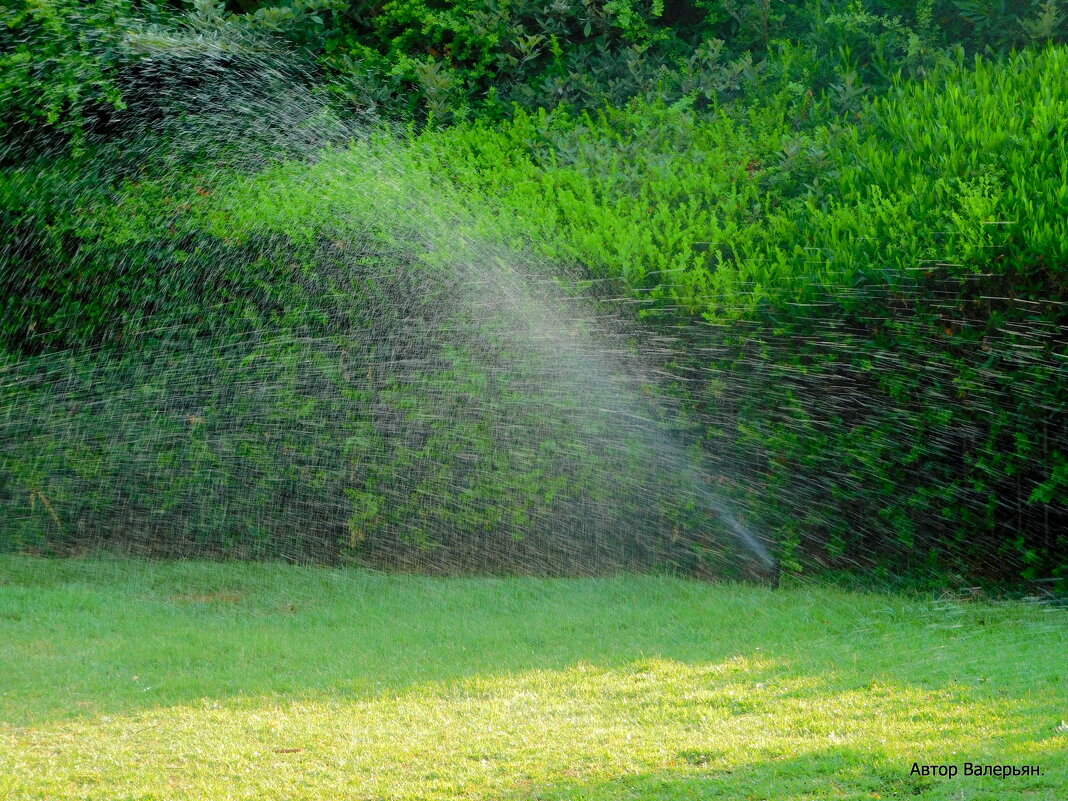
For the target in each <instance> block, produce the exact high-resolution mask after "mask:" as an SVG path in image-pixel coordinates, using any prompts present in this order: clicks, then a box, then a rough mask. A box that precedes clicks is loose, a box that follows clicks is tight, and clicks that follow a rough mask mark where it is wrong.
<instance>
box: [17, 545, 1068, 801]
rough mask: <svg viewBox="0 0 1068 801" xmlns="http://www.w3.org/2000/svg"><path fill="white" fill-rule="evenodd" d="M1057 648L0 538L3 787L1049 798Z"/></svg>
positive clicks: (950, 614) (932, 631)
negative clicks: (37, 548)
mask: <svg viewBox="0 0 1068 801" xmlns="http://www.w3.org/2000/svg"><path fill="white" fill-rule="evenodd" d="M1066 668H1068V611H1066V610H1063V609H1061V610H1056V609H1051V608H1049V607H1042V606H1038V605H1030V606H1028V605H1023V604H1000V605H994V604H986V603H978V602H968V601H961V600H954V599H948V598H942V599H939V598H935V597H914V598H905V597H901V596H888V595H879V594H857V593H849V592H845V591H842V590H838V589H832V588H828V587H819V586H799V587H795V588H787V589H783V590H779V591H772V590H767V589H759V588H755V587H748V586H737V585H723V586H717V585H710V584H703V583H696V582H690V581H682V580H676V579H667V578H650V577H622V578H612V579H581V580H545V579H532V578H503V579H435V578H420V577H410V576H385V575H379V574H372V573H366V572H359V571H340V570H322V569H313V568H298V567H287V566H272V565H258V564H207V563H201V562H185V563H173V564H152V565H146V564H135V563H131V562H108V561H94V560H71V561H49V560H41V559H34V558H29V557H3V558H0V798H4V799H28V798H35V799H65V798H77V799H109V800H110V799H164V798H167V799H169V798H205V799H208V798H210V799H246V798H247V799H359V800H360V801H370V800H371V799H424V798H425V799H703V798H723V799H784V800H785V799H791V800H792V799H872V798H884V799H887V798H910V799H912V798H922V799H947V801H948V800H949V799H998V800H999V801H1001V800H1002V799H1025V798H1026V799H1051V800H1052V799H1064V798H1068V733H1065V731H1064V730H1063V728H1060V729H1059V724H1060V723H1061V720H1062V719H1063V718H1068V676H1066ZM914 762H919V763H921V764H953V765H957V766H958V767H960V768H961V769H962V766H963V764H964V763H965V762H973V763H982V764H988V765H1003V764H1004V765H1038V766H1040V768H1041V775H1039V776H1020V777H1014V778H1008V779H1002V778H996V777H992V776H987V777H982V778H975V777H964V776H962V775H958V776H956V777H955V778H937V777H930V776H928V777H919V776H914V775H910V771H911V768H912V765H913V763H914Z"/></svg>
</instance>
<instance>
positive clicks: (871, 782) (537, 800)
mask: <svg viewBox="0 0 1068 801" xmlns="http://www.w3.org/2000/svg"><path fill="white" fill-rule="evenodd" d="M1051 753H1052V752H1051ZM705 757H706V761H704V762H700V763H699V764H697V765H684V766H680V767H670V768H666V769H663V770H656V771H648V772H638V773H633V774H629V775H626V776H620V777H617V778H611V779H605V780H602V781H594V782H583V781H561V782H557V783H553V784H549V785H544V786H541V787H536V788H528V789H525V790H523V791H520V792H518V793H516V794H515V795H512V796H509V798H508V801H704V800H705V799H732V800H733V799H745V800H746V801H816V800H817V799H818V801H847V800H848V801H859V800H860V799H932V801H933V799H947V801H948V800H949V799H963V798H967V799H991V800H993V799H1004V800H1007V799H1032V798H1034V799H1050V801H1052V799H1054V798H1058V797H1061V796H1059V795H1058V792H1059V791H1060V790H1063V789H1064V785H1063V781H1064V779H1065V778H1066V777H1065V776H1064V774H1063V772H1057V773H1056V775H1046V776H1044V777H1041V776H1040V777H1018V778H1012V779H1002V778H995V777H965V776H963V775H962V773H961V772H958V774H957V775H956V776H955V777H952V778H944V777H931V776H928V777H923V776H919V775H912V774H911V770H912V760H910V759H893V758H891V757H889V756H887V755H886V754H882V753H879V752H878V751H872V750H861V749H855V748H828V749H824V750H819V751H812V752H809V753H805V754H802V755H799V756H790V757H783V758H776V757H770V758H763V759H759V760H755V761H753V762H750V763H746V764H742V765H737V766H733V767H717V766H716V761H717V758H716V756H715V754H714V752H709V753H708V754H707V755H705ZM694 758H695V756H694V755H692V754H686V753H683V754H680V755H679V761H680V762H682V763H686V762H688V761H690V762H692V761H693V760H694ZM946 764H951V763H946ZM961 765H962V763H958V768H960V769H961V770H962V768H961Z"/></svg>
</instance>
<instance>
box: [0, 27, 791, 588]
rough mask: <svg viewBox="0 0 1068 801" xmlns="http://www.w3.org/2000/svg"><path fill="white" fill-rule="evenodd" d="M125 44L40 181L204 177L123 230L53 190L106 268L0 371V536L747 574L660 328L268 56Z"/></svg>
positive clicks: (763, 551)
mask: <svg viewBox="0 0 1068 801" xmlns="http://www.w3.org/2000/svg"><path fill="white" fill-rule="evenodd" d="M160 37H163V38H162V39H161V38H160ZM130 46H131V47H134V48H137V49H139V50H140V51H141V53H142V58H141V59H140V61H139V64H140V65H141V66H140V69H139V71H138V73H137V75H136V80H134V82H133V84H132V85H131V87H130V88H129V89H128V91H127V98H128V103H129V105H130V108H131V109H136V114H131V115H130V117H129V119H125V120H123V121H122V122H123V125H122V128H123V133H122V135H121V136H118V137H114V136H113V137H111V139H109V140H108V142H109V144H108V145H107V146H104V145H101V146H100V147H99V148H98V149H97V151H96V152H95V154H94V156H93V157H92V159H91V160H89V161H83V162H82V163H80V164H78V165H77V168H76V169H75V170H73V171H72V172H70V173H68V174H65V175H63V176H61V177H62V180H63V181H66V182H67V183H68V185H69V186H70V187H71V191H70V192H69V197H71V198H75V199H76V200H75V201H74V202H77V203H82V202H84V197H85V190H86V188H87V187H88V186H92V185H94V184H95V183H96V182H99V181H101V180H103V181H105V182H106V183H107V184H108V185H110V186H113V187H115V188H116V189H117V190H119V192H118V194H120V195H123V194H124V195H125V199H124V200H123V201H122V202H123V203H125V204H130V203H131V202H133V203H134V204H136V189H135V190H134V191H130V187H131V184H132V185H134V186H135V187H136V184H137V182H139V181H142V180H143V181H145V183H146V185H147V186H153V181H155V182H156V185H158V186H161V187H162V190H161V191H163V192H166V191H173V192H174V193H175V195H180V194H181V193H183V192H184V193H186V194H188V193H189V192H195V193H197V195H198V197H199V196H209V195H210V196H211V198H210V200H209V201H205V202H203V203H201V204H199V205H196V204H194V203H189V202H185V203H183V202H182V201H181V200H180V199H178V198H175V199H174V200H171V199H169V198H167V199H165V200H164V202H163V203H162V204H159V203H157V204H156V205H155V206H152V207H150V208H154V209H158V208H161V207H169V208H171V209H172V210H173V213H172V216H171V218H170V219H168V220H158V221H149V222H147V226H148V227H149V228H151V227H153V226H158V227H159V228H160V229H161V230H162V231H164V233H163V234H162V235H160V236H148V237H145V235H144V231H145V222H144V221H138V220H137V219H136V216H135V218H134V221H133V222H132V223H130V222H129V220H128V219H127V218H126V215H127V214H128V213H129V212H128V211H127V209H126V208H122V207H119V206H114V207H112V208H110V209H109V208H106V207H105V208H88V209H84V210H83V209H77V210H74V209H69V208H68V209H67V211H68V213H73V214H83V219H85V220H86V226H87V228H88V229H90V230H91V231H92V232H93V233H100V234H102V237H101V238H102V239H104V240H105V242H106V243H105V245H104V246H103V247H105V248H111V249H113V250H112V252H110V253H108V254H105V255H104V256H103V258H104V259H105V260H106V261H110V265H109V267H108V268H107V269H109V270H110V271H111V272H110V273H109V274H106V275H105V276H104V277H103V278H102V279H101V280H103V281H105V282H107V281H112V280H115V279H117V278H119V279H121V280H115V282H116V283H123V282H125V283H124V286H125V287H127V288H128V290H129V291H128V294H125V293H124V292H123V291H121V290H120V291H118V292H117V293H116V294H114V295H113V296H112V297H111V299H110V301H105V302H110V303H111V306H110V307H109V308H107V309H106V315H103V316H104V317H105V318H106V319H107V324H106V325H105V326H103V327H101V326H99V320H100V318H101V316H102V315H99V314H98V315H97V317H96V323H90V324H89V326H90V327H89V330H87V331H86V332H84V336H81V337H80V338H79V337H78V335H77V333H76V332H77V331H79V329H78V326H80V325H82V324H84V323H85V320H84V319H80V318H78V317H77V316H76V314H75V315H72V316H71V317H69V318H66V319H64V318H63V317H62V316H60V317H58V318H57V317H55V316H54V317H53V318H52V319H51V320H50V324H51V326H52V327H51V328H50V329H49V330H45V331H42V330H36V331H34V332H33V334H32V336H31V337H30V338H29V340H28V341H27V343H26V345H27V347H26V351H27V352H28V358H24V359H20V360H14V359H12V360H10V361H9V362H8V364H6V365H4V366H3V371H4V373H3V374H4V385H5V387H6V389H7V391H8V395H7V397H8V398H9V401H8V402H7V403H6V404H5V405H4V411H5V420H4V423H5V427H4V430H5V432H6V434H5V440H4V443H3V444H4V451H5V459H6V462H7V464H8V465H9V468H10V475H11V479H9V481H8V483H7V486H6V492H7V501H6V503H7V505H8V507H9V510H10V517H11V518H12V519H13V520H14V521H15V526H14V535H13V536H14V539H15V541H16V544H19V543H21V544H22V546H31V547H38V548H46V549H53V550H58V551H60V552H63V551H64V550H68V551H69V550H70V549H74V550H76V551H77V550H82V549H86V548H95V547H100V546H103V547H107V548H110V549H113V548H120V549H122V550H126V551H132V552H135V553H147V554H155V555H166V556H186V555H205V554H219V553H227V554H231V555H238V556H259V557H273V558H277V557H282V558H287V559H292V560H297V561H304V560H313V561H321V560H326V561H335V560H339V559H340V560H352V561H356V562H359V563H363V564H369V565H372V566H388V567H394V568H397V567H399V568H403V569H415V570H422V571H427V570H429V571H437V570H441V571H447V572H455V571H465V570H479V571H485V570H490V571H501V570H505V571H521V572H536V573H558V574H574V573H599V572H606V571H612V570H617V569H624V568H625V569H640V570H649V569H656V570H672V571H674V570H680V569H681V570H685V571H687V572H694V571H698V572H702V573H704V574H706V575H721V574H724V573H725V572H726V573H728V574H732V575H749V576H764V575H768V574H769V573H770V571H771V570H772V568H773V567H774V560H773V558H772V556H771V555H770V553H769V552H768V549H767V546H766V545H765V544H764V543H763V542H762V541H761V538H760V537H759V536H758V535H757V534H756V533H754V532H752V531H750V530H749V528H748V527H747V526H746V525H745V524H744V523H743V522H742V521H741V518H740V516H739V514H738V513H737V512H736V511H735V510H733V509H732V508H731V504H730V501H729V500H728V498H727V497H726V496H725V495H724V494H723V493H722V492H721V487H722V482H721V481H720V480H719V479H720V478H721V476H719V475H717V474H715V473H713V472H712V471H710V469H709V466H708V459H707V455H706V454H703V453H702V449H701V447H700V444H699V442H698V434H697V433H696V432H698V431H699V428H700V426H699V425H697V424H696V423H691V424H689V425H688V424H687V423H686V422H685V420H684V418H685V410H684V409H683V408H682V407H681V405H680V404H679V403H678V402H675V401H672V400H671V399H670V397H669V394H668V393H666V392H665V387H666V386H667V385H668V384H669V383H670V381H671V380H673V379H672V377H671V376H670V375H669V374H668V373H665V372H664V370H663V368H662V365H663V363H664V361H665V358H669V357H670V355H671V348H672V342H671V340H670V338H664V337H661V338H660V339H659V340H656V341H654V344H653V346H652V347H650V346H648V345H644V346H643V345H640V344H639V343H641V342H642V340H643V339H646V337H644V336H643V335H642V332H640V331H638V330H637V329H635V328H634V327H633V325H628V324H627V323H625V317H624V315H623V314H621V313H620V312H619V311H618V310H616V311H613V309H612V307H611V305H610V304H609V305H606V304H604V303H602V302H598V301H594V300H592V299H591V298H589V297H588V296H587V295H586V294H585V293H583V292H581V291H579V290H578V289H577V288H576V287H577V286H578V279H579V278H580V276H579V275H578V274H577V273H576V274H573V275H571V277H570V278H569V277H568V274H569V271H568V270H566V269H564V268H563V267H562V266H561V265H550V264H544V263H540V262H539V261H538V260H537V259H535V258H533V257H532V256H531V255H529V251H525V250H524V249H523V247H522V244H521V243H519V244H516V239H515V237H514V236H511V234H510V232H509V231H508V230H507V228H506V227H502V226H501V225H499V224H497V223H496V222H495V221H494V220H493V218H492V213H491V212H492V210H491V209H490V210H489V212H490V213H487V209H485V208H482V207H481V206H480V202H479V201H478V200H477V199H470V198H463V197H458V196H457V193H456V192H455V190H453V189H451V188H450V187H449V185H448V182H447V180H446V179H445V177H444V176H439V175H435V174H433V173H432V171H431V170H429V169H428V168H427V167H426V166H425V163H421V162H420V159H419V153H418V152H417V150H416V148H415V147H414V146H413V145H412V144H411V143H405V142H403V141H402V139H401V137H400V136H399V135H398V134H397V133H396V132H394V131H391V130H389V128H388V126H385V125H384V124H382V123H381V122H377V121H372V120H366V119H362V120H352V119H349V120H342V119H340V118H338V117H337V116H336V115H335V114H334V113H332V112H331V111H330V110H329V109H328V108H327V107H326V106H325V105H324V104H323V103H321V102H319V101H318V100H317V99H316V98H315V97H314V96H312V95H311V94H309V90H308V86H309V83H308V82H307V81H304V80H302V76H301V75H300V74H299V72H295V71H294V70H293V69H292V68H291V67H286V68H283V67H281V66H280V63H281V62H280V61H279V60H278V59H276V58H274V57H272V56H270V55H269V54H268V53H266V52H264V51H256V50H249V51H235V50H233V49H232V48H230V47H227V46H225V45H224V44H223V43H220V42H217V41H213V40H212V39H211V38H210V37H209V38H204V37H202V36H198V37H188V38H186V39H180V40H175V39H174V35H173V34H167V35H166V36H164V34H153V35H147V34H146V35H142V36H139V37H136V38H134V39H133V40H132V41H131V42H130ZM172 173H173V174H174V175H175V176H176V178H175V181H174V183H173V184H171V185H167V184H165V183H160V179H159V176H160V175H168V174H172ZM131 196H132V197H133V198H134V200H133V201H131V200H130V198H131ZM157 200H158V198H157ZM102 218H103V219H102ZM124 227H129V228H130V229H132V230H133V233H132V234H131V235H130V241H131V245H130V247H129V248H128V249H126V250H121V249H119V250H114V249H115V248H116V245H117V243H120V242H121V241H122V240H123V236H124V234H123V229H124ZM138 237H140V238H141V240H140V241H139V240H138ZM88 238H89V239H91V238H92V237H91V236H90V237H88ZM145 239H147V240H148V241H147V244H146V242H145V241H144V240H145ZM510 239H511V241H509V240H510ZM85 250H86V252H85V253H84V255H81V254H79V255H78V256H76V257H75V262H82V266H84V268H85V270H86V272H87V273H88V272H89V271H90V270H92V269H95V268H97V266H98V265H97V263H96V262H93V259H98V260H99V259H100V258H101V253H100V252H96V251H93V250H92V249H91V248H86V249H85ZM572 273H574V271H572ZM146 286H151V287H152V289H151V291H146V290H145V287H146ZM27 294H28V295H31V294H32V288H30V287H27ZM134 297H136V298H139V299H141V302H140V304H139V305H129V299H130V298H134ZM146 298H147V299H148V300H147V302H146V301H145V300H144V299H146ZM94 324H95V325H97V328H96V329H94V328H92V325H94ZM72 332H75V333H74V334H72Z"/></svg>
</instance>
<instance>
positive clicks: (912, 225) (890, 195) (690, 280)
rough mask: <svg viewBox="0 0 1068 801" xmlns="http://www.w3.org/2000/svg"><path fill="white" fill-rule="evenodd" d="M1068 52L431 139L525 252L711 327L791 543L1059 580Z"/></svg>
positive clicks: (820, 557)
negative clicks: (714, 107)
mask: <svg viewBox="0 0 1068 801" xmlns="http://www.w3.org/2000/svg"><path fill="white" fill-rule="evenodd" d="M1065 60H1066V54H1065V51H1064V50H1063V49H1060V48H1052V49H1047V50H1045V51H1042V52H1029V53H1022V54H1018V55H1016V56H1013V57H1012V58H1011V59H1008V60H1007V61H1005V62H1004V63H990V62H987V61H984V60H977V61H976V63H975V64H974V65H969V64H966V63H963V61H962V63H960V64H959V65H957V66H955V67H952V68H944V71H942V72H940V73H939V74H937V75H936V76H932V78H931V79H930V80H928V81H927V82H925V83H907V82H904V81H900V82H899V83H898V84H897V88H895V90H894V91H893V92H892V93H891V94H890V95H888V96H887V97H885V98H883V99H880V100H877V101H876V102H875V103H874V104H872V105H870V106H868V107H866V109H865V111H864V112H863V114H862V117H861V119H860V121H859V123H858V124H857V125H855V126H841V125H837V124H835V125H832V126H829V127H823V128H819V127H817V128H815V129H811V130H809V131H808V132H806V133H801V134H798V133H796V131H795V120H796V114H797V112H796V109H797V105H796V104H794V103H792V102H791V103H784V104H783V105H781V106H777V105H776V104H774V103H772V104H771V105H770V106H769V110H768V111H766V112H765V113H764V114H763V115H761V116H753V117H751V118H750V119H749V120H739V119H737V117H738V116H739V115H738V114H736V115H735V117H734V118H732V117H731V116H729V115H728V114H727V113H722V114H720V115H717V116H716V117H715V118H714V121H712V122H704V121H702V120H701V119H700V118H697V117H695V116H694V115H693V114H692V112H691V111H690V110H689V109H688V108H687V107H686V106H685V105H676V106H672V107H665V106H660V107H653V108H649V107H643V106H640V105H638V106H634V107H632V108H631V109H629V110H627V111H614V112H605V113H604V114H602V115H600V116H598V117H596V118H594V117H591V116H588V115H587V116H584V117H569V116H567V115H565V114H559V113H558V114H554V115H546V114H542V115H539V116H528V115H523V114H519V115H517V116H516V118H515V119H514V120H513V122H511V123H510V124H509V125H506V126H501V127H500V128H499V129H490V128H489V127H487V126H481V127H479V126H475V127H472V128H456V129H453V130H452V131H450V132H446V133H444V134H442V135H441V136H440V138H439V137H438V136H436V135H435V136H434V137H427V139H428V141H433V142H438V143H443V144H442V146H443V148H444V149H443V151H442V152H443V153H445V154H447V156H443V157H441V158H440V160H439V161H438V162H436V163H438V164H440V165H441V168H442V169H446V168H447V167H446V164H449V165H451V172H450V175H451V176H452V177H453V179H454V180H458V181H460V182H467V183H468V184H470V185H472V186H474V187H478V188H480V189H483V190H486V191H489V192H491V193H493V194H494V195H495V196H496V197H497V198H498V199H499V200H500V202H501V203H502V204H503V206H504V207H505V208H508V209H511V210H512V212H511V213H512V214H513V215H515V216H516V218H517V219H519V220H523V221H524V222H521V223H519V225H520V227H522V226H525V225H528V224H529V226H530V230H532V231H538V234H537V235H536V236H534V237H531V239H530V245H531V246H532V247H538V248H539V249H540V250H541V251H542V252H543V253H545V254H546V255H547V256H548V257H550V258H553V259H562V260H571V261H573V262H579V263H581V264H583V265H585V267H586V268H587V269H589V270H591V271H592V273H593V274H594V275H595V276H610V277H614V278H616V279H618V281H619V287H620V289H621V290H622V291H625V292H627V293H631V294H633V295H634V296H635V297H636V298H638V299H640V300H641V302H642V304H643V306H644V309H645V315H646V317H647V319H649V320H650V321H656V320H662V321H664V322H666V323H674V322H677V320H678V316H679V314H680V313H682V316H683V317H684V318H685V317H690V316H693V315H700V316H701V317H702V318H703V319H704V320H705V321H706V323H707V324H708V325H709V328H708V331H709V332H711V333H710V334H709V336H708V337H702V336H700V335H695V336H694V337H692V338H690V339H688V340H687V347H689V348H692V349H693V353H690V354H686V353H684V354H683V356H682V357H681V364H682V365H684V366H689V367H690V368H691V369H692V370H693V371H694V372H693V373H688V374H692V375H700V374H702V372H703V373H712V374H717V373H722V374H724V375H726V376H730V379H729V381H728V384H730V385H729V386H726V387H724V386H723V385H722V382H719V381H712V382H709V385H708V386H707V388H702V387H701V386H699V385H698V386H696V387H695V386H694V385H693V383H692V382H691V385H690V386H691V392H692V393H693V394H692V395H691V397H694V398H695V399H698V402H699V403H700V404H701V405H702V407H703V409H704V412H705V414H706V415H707V417H708V418H709V419H711V420H713V421H716V422H715V423H714V425H713V430H716V431H717V432H719V433H717V434H715V435H714V436H713V437H712V438H711V439H710V441H709V444H708V447H709V449H710V450H713V451H721V452H725V453H729V454H730V457H729V458H727V457H724V459H723V465H724V469H725V470H726V471H728V473H729V474H732V475H736V476H738V477H739V480H738V492H739V494H740V495H741V496H744V498H745V501H744V504H745V506H746V507H747V508H749V509H750V510H752V514H753V515H755V516H756V517H757V518H758V519H760V520H761V521H762V523H763V525H764V527H765V529H766V530H771V531H776V532H778V533H779V536H780V537H781V538H782V541H783V544H784V548H786V549H787V551H789V550H790V549H791V548H793V549H796V551H797V553H798V554H799V555H801V556H800V558H802V561H805V560H808V562H809V563H810V564H818V563H832V564H837V563H839V562H841V563H843V564H850V563H856V562H857V561H860V562H865V561H867V562H868V563H869V564H872V565H875V564H879V565H881V566H882V567H884V568H889V569H892V570H898V571H908V570H911V569H916V568H917V567H923V568H924V569H927V568H930V567H932V566H934V567H936V568H941V569H942V570H945V571H962V572H970V573H972V574H979V575H983V574H987V575H1001V576H1005V575H1017V576H1018V575H1024V576H1030V577H1036V576H1040V575H1049V574H1057V575H1060V574H1063V572H1064V570H1065V565H1064V564H1063V558H1062V554H1063V553H1064V545H1065V543H1064V540H1063V535H1062V534H1060V533H1058V532H1059V531H1060V530H1062V529H1063V527H1064V526H1063V522H1064V520H1065V507H1064V504H1063V496H1062V495H1061V494H1059V493H1061V492H1062V488H1063V484H1062V482H1063V480H1064V471H1063V463H1064V454H1065V452H1066V451H1068V439H1066V438H1068V432H1066V430H1065V427H1064V425H1063V423H1062V422H1061V421H1062V420H1063V419H1064V414H1063V412H1064V410H1065V403H1066V401H1068V398H1066V396H1065V390H1064V389H1063V387H1064V386H1065V384H1064V377H1065V376H1064V369H1065V367H1064V362H1063V359H1064V355H1065V352H1064V346H1063V342H1060V341H1059V339H1058V332H1060V331H1063V330H1064V326H1065V323H1066V319H1065V316H1064V315H1065V312H1064V309H1065V308H1068V306H1066V305H1065V290H1066V284H1065V279H1064V276H1065V274H1066V273H1065V265H1066V257H1068V253H1066V251H1065V248H1066V247H1068V244H1066V243H1068V223H1066V220H1068V207H1066V205H1065V204H1066V201H1068V173H1066V172H1065V170H1066V168H1065V165H1066V164H1068V154H1066V152H1065V144H1064V143H1065V141H1068V139H1066V137H1065V131H1064V122H1063V121H1064V120H1065V119H1068V114H1066V111H1068V109H1066V108H1065V99H1066V92H1068V83H1066V81H1065V79H1064V77H1063V76H1065V75H1068V70H1066V69H1065V67H1066V66H1068V63H1066V61H1065ZM506 154H507V155H506ZM532 210H537V211H536V213H535V214H534V216H533V217H530V214H529V212H530V211H532ZM528 218H529V223H528V222H526V220H527V219H528ZM814 309H817V310H818V314H813V310H814ZM701 352H705V353H709V352H712V353H721V354H724V355H721V356H718V357H717V359H716V360H714V361H713V362H712V363H709V361H707V360H704V359H702V358H701V357H699V356H696V355H695V354H696V353H701ZM725 408H726V409H729V410H730V413H729V414H728V415H727V419H726V420H723V419H722V417H723V416H724V415H725V414H727V413H726V412H723V411H721V410H723V409H725ZM799 510H807V513H806V514H799ZM791 543H792V545H791ZM990 553H993V554H996V555H997V557H996V559H997V561H996V562H993V563H991V562H986V561H982V559H984V558H986V557H981V556H980V555H983V554H990ZM791 558H792V557H791Z"/></svg>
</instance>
